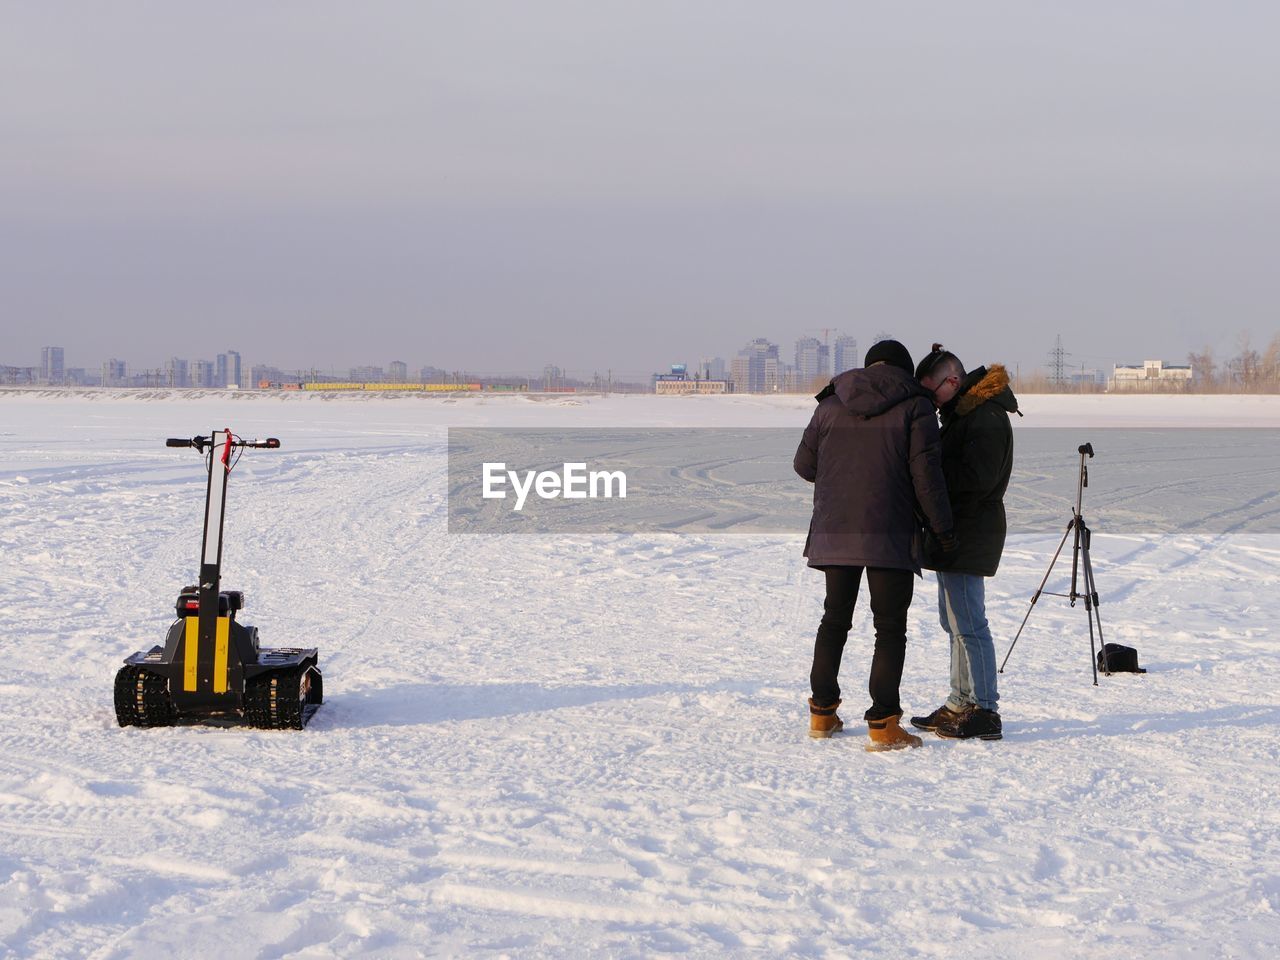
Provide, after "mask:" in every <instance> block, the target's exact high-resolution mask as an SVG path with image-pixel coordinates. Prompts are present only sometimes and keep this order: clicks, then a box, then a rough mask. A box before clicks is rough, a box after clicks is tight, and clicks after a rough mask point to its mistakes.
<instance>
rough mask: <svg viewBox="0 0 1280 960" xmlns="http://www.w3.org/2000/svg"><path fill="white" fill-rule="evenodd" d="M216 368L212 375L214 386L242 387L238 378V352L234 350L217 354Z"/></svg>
mask: <svg viewBox="0 0 1280 960" xmlns="http://www.w3.org/2000/svg"><path fill="white" fill-rule="evenodd" d="M216 363H217V369H216V370H215V371H214V375H213V385H214V386H215V387H242V386H244V384H243V383H241V380H240V376H241V373H240V354H238V353H237V352H236V351H234V350H228V351H227V352H226V353H220V354H218V358H217V361H216Z"/></svg>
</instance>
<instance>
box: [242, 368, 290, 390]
mask: <svg viewBox="0 0 1280 960" xmlns="http://www.w3.org/2000/svg"><path fill="white" fill-rule="evenodd" d="M250 375H251V376H252V383H251V386H253V387H261V386H262V384H264V383H297V382H298V376H297V375H296V374H292V373H285V372H284V371H283V370H281V369H280V368H279V367H273V366H271V365H270V364H266V363H255V364H254V365H253V367H252V368H251V369H250Z"/></svg>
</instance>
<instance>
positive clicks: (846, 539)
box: [794, 363, 952, 573]
mask: <svg viewBox="0 0 1280 960" xmlns="http://www.w3.org/2000/svg"><path fill="white" fill-rule="evenodd" d="M817 399H818V409H817V410H815V411H814V414H813V419H812V420H810V421H809V426H808V427H807V428H806V429H805V431H804V438H803V439H802V440H801V441H800V446H799V447H798V448H797V450H796V456H795V463H794V466H795V470H796V473H798V474H800V476H802V477H804V479H806V480H808V481H810V482H811V483H813V520H812V521H811V522H810V524H809V539H808V541H807V542H806V543H805V548H804V555H805V556H806V557H808V558H809V566H811V567H826V566H867V567H888V568H891V569H895V570H912V571H914V572H916V573H919V572H920V559H921V544H920V537H919V531H920V521H919V520H918V519H917V517H918V516H919V515H921V514H922V515H923V516H924V517H925V518H927V522H928V524H929V526H930V527H931V528H932V530H933V531H935V532H938V533H945V532H947V531H949V530H951V527H952V522H951V508H950V506H949V505H948V502H947V491H946V488H945V486H944V483H943V479H942V469H941V466H940V454H941V449H940V442H939V437H938V421H937V417H936V415H935V414H934V410H933V404H932V403H931V402H930V400H929V399H928V394H927V393H926V392H925V391H924V388H922V387H921V386H920V384H918V383H917V382H916V381H915V379H914V378H913V377H912V376H911V375H910V374H908V373H906V372H905V371H903V370H901V369H899V368H898V367H895V366H892V365H890V364H887V363H880V364H875V365H873V366H871V367H868V368H866V369H858V370H848V371H846V372H844V373H842V374H840V376H838V377H836V378H835V379H834V380H832V381H831V384H830V386H828V387H827V388H826V389H825V390H823V391H822V393H820V394H818V397H817Z"/></svg>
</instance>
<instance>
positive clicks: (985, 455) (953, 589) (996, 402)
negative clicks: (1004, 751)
mask: <svg viewBox="0 0 1280 960" xmlns="http://www.w3.org/2000/svg"><path fill="white" fill-rule="evenodd" d="M916 376H917V378H918V379H919V380H920V383H921V385H922V386H924V387H925V388H926V389H927V390H929V391H930V392H931V393H932V394H933V396H934V401H935V403H936V404H937V405H938V410H939V413H940V415H941V418H942V472H943V474H944V475H945V476H946V479H947V492H948V496H949V497H950V500H951V511H952V514H953V515H954V517H955V527H956V529H955V532H956V539H957V541H958V544H959V546H958V549H956V550H954V551H953V552H952V553H951V554H949V555H945V556H944V555H941V553H940V552H939V551H938V550H936V549H934V548H933V545H932V544H931V543H929V541H928V539H927V538H926V543H925V562H924V566H925V567H927V568H929V569H931V570H936V571H937V574H938V618H939V621H940V622H941V624H942V629H943V630H945V631H946V632H947V634H948V636H949V637H950V638H951V692H950V694H949V695H948V697H947V701H946V703H944V704H943V705H942V706H941V707H939V708H938V709H937V710H935V711H933V713H931V714H929V715H928V716H924V717H912V718H911V724H912V726H914V727H916V728H917V729H921V730H933V731H935V732H936V733H937V734H938V735H939V736H942V737H947V738H951V739H967V738H970V737H979V738H981V739H983V740H999V739H1000V738H1001V737H1002V736H1003V732H1002V723H1001V719H1000V713H999V710H998V707H997V703H998V701H999V699H1000V695H999V693H998V691H997V687H996V651H995V644H994V642H993V641H992V638H991V628H990V627H989V626H988V624H987V615H986V592H985V584H984V578H985V577H993V576H995V573H996V569H997V567H999V565H1000V555H1001V553H1002V552H1003V551H1004V539H1005V513H1004V494H1005V490H1006V489H1007V488H1008V486H1009V477H1010V474H1011V473H1012V471H1013V430H1012V428H1011V426H1010V423H1009V414H1011V413H1017V412H1018V401H1017V399H1016V398H1015V397H1014V395H1013V391H1012V390H1011V389H1010V388H1009V375H1008V373H1007V372H1006V370H1005V368H1004V367H1002V366H1001V365H1000V364H998V363H993V364H992V365H991V367H990V368H989V369H988V368H987V367H978V368H977V369H976V370H973V371H971V372H968V373H966V372H965V369H964V365H963V364H962V363H961V362H960V360H959V359H958V358H957V357H956V356H955V354H953V353H951V352H950V351H948V350H944V349H943V348H942V345H941V344H937V343H935V344H934V345H933V350H932V352H930V354H929V355H928V356H927V357H925V359H924V360H922V361H921V362H920V366H919V367H917V368H916Z"/></svg>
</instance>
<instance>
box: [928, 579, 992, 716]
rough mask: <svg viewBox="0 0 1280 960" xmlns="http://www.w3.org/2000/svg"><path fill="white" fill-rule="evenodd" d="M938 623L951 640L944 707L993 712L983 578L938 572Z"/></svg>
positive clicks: (988, 636) (988, 629) (990, 661)
mask: <svg viewBox="0 0 1280 960" xmlns="http://www.w3.org/2000/svg"><path fill="white" fill-rule="evenodd" d="M938 619H939V620H940V621H941V623H942V629H943V630H945V631H947V634H948V636H950V637H951V694H950V696H948V697H947V706H948V707H950V708H951V709H952V710H962V709H964V708H965V707H968V706H970V705H972V704H975V703H976V704H977V705H978V706H980V707H982V708H983V709H984V710H995V709H996V702H997V701H998V700H999V699H1000V694H999V693H998V692H997V691H996V647H995V643H994V642H993V641H992V639H991V629H990V628H989V627H988V626H987V603H986V590H985V587H984V584H983V578H982V577H980V576H977V575H976V574H972V573H947V572H946V571H945V570H939V571H938Z"/></svg>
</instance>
